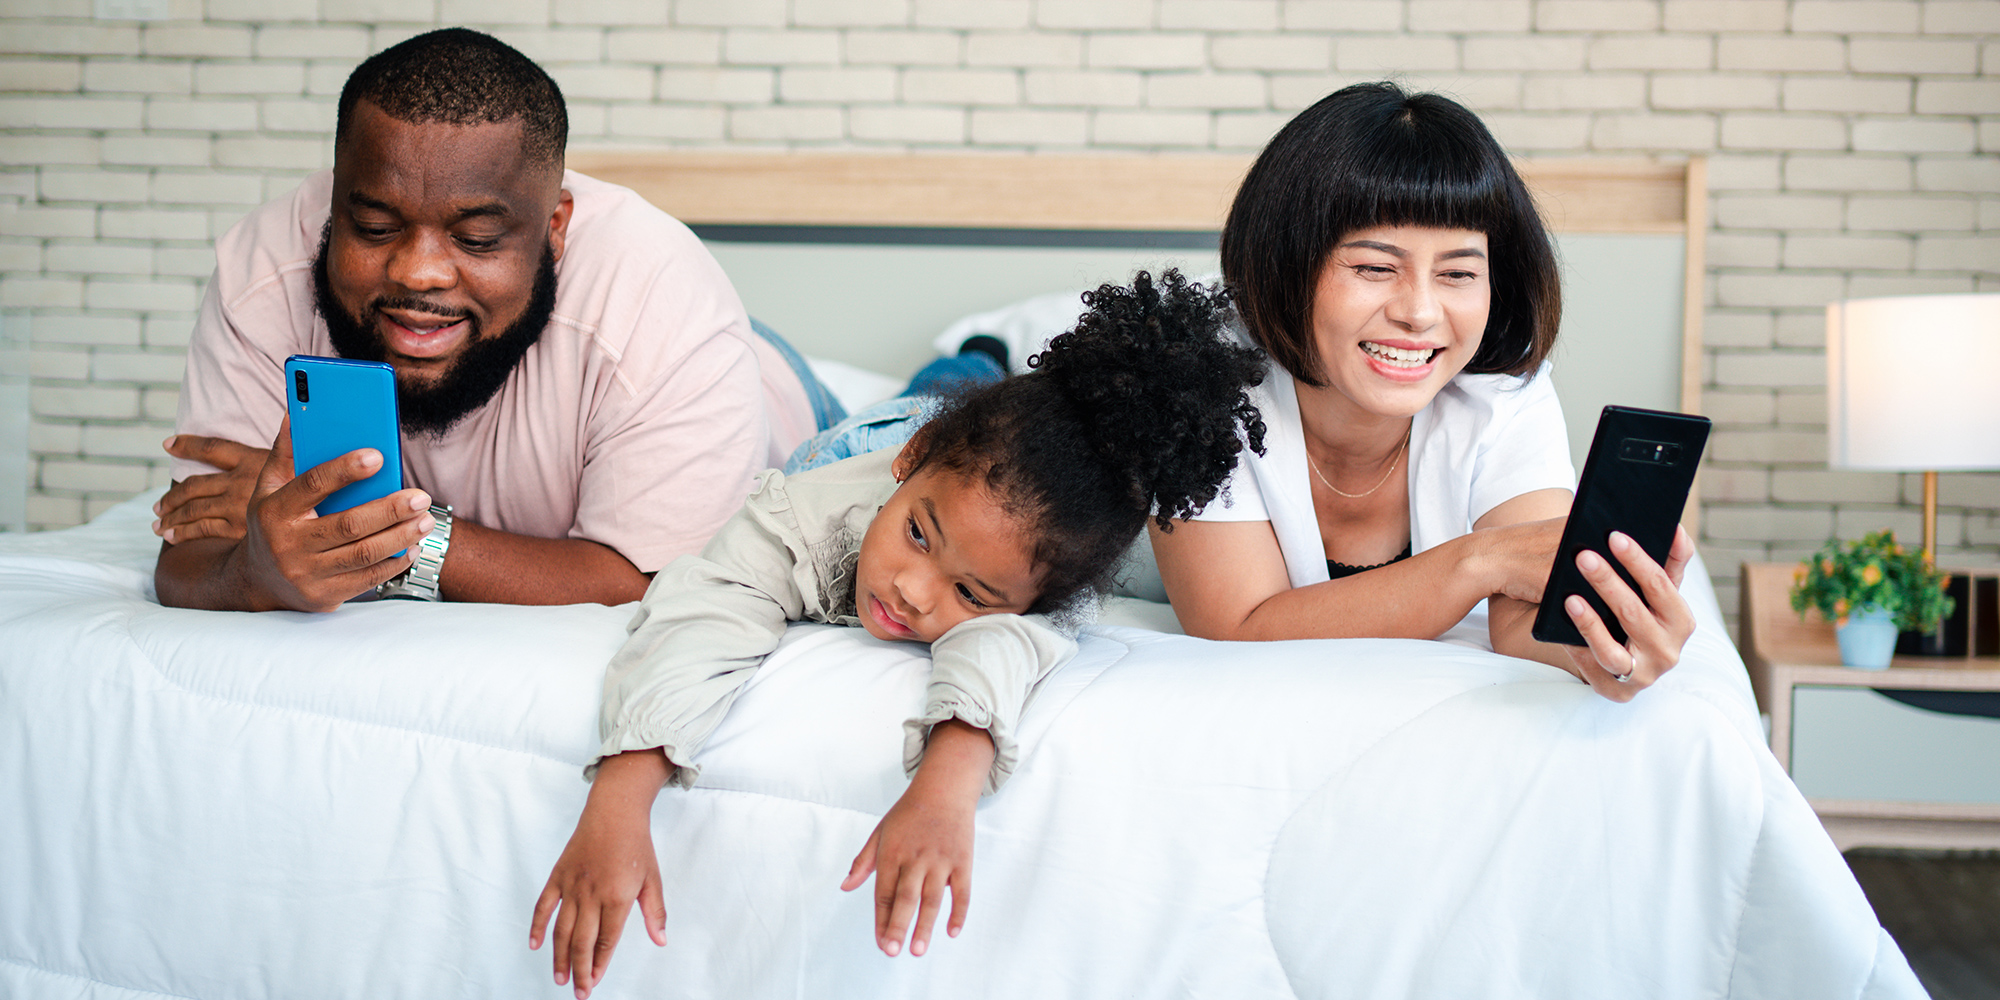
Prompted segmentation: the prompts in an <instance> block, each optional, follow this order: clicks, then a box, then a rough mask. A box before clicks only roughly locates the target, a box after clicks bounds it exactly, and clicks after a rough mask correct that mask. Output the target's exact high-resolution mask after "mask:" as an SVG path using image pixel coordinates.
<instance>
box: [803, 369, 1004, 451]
mask: <svg viewBox="0 0 2000 1000" xmlns="http://www.w3.org/2000/svg"><path fill="white" fill-rule="evenodd" d="M1006 377H1007V373H1006V372H1004V371H1001V370H1000V366H999V365H998V364H997V363H995V362H994V361H993V359H991V358H989V357H987V356H986V355H984V354H977V353H968V354H961V355H959V356H958V357H955V358H939V359H937V360H936V361H933V362H931V363H930V364H927V365H925V366H924V367H923V368H922V369H920V370H919V371H918V372H917V374H916V375H915V376H914V377H912V378H911V379H910V385H909V388H907V389H904V390H903V392H902V394H901V395H898V396H893V397H891V398H889V399H885V400H883V401H881V402H879V403H876V404H875V405H873V406H869V407H865V408H863V409H862V410H860V411H859V412H856V413H855V414H853V415H852V416H849V417H848V418H847V419H846V420H843V421H841V422H840V423H838V424H835V425H834V426H832V427H830V428H827V429H826V430H823V431H821V432H819V433H818V434H815V435H813V436H812V437H809V438H807V439H806V440H805V443H803V444H801V445H799V446H798V448H797V450H795V451H793V452H792V457H791V458H789V459H786V460H785V474H786V475H788V476H789V475H791V474H793V473H795V472H804V471H805V470H807V469H815V468H818V467H820V466H822V465H829V464H831V463H834V462H838V461H840V460H841V459H843V458H853V457H854V456H856V455H866V454H868V453H869V452H871V451H881V450H882V449H884V448H900V447H902V445H903V443H904V442H906V441H908V440H909V439H910V438H911V437H912V436H913V435H915V434H916V433H917V428H919V427H922V426H923V425H924V423H925V421H928V420H929V419H930V418H931V417H933V416H936V415H937V411H938V408H939V407H940V406H941V405H943V402H944V400H943V398H942V396H943V395H944V394H946V393H949V392H954V391H960V390H964V389H971V388H976V387H978V386H981V385H986V384H988V383H991V382H998V381H1000V380H1001V379H1003V378H1006Z"/></svg>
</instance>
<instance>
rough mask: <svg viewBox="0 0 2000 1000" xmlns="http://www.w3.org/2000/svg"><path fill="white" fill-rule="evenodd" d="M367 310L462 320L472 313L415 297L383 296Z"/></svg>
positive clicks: (370, 304)
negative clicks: (396, 311) (386, 310)
mask: <svg viewBox="0 0 2000 1000" xmlns="http://www.w3.org/2000/svg"><path fill="white" fill-rule="evenodd" d="M368 308H369V311H371V312H379V311H381V310H384V309H400V310H402V311H404V312H414V313H423V314H424V315H426V316H436V317H438V318H439V319H464V318H466V317H468V316H470V315H472V312H471V311H470V310H467V309H462V308H458V307H455V306H447V305H442V304H440V303H436V302H432V301H429V300H428V299H423V298H419V297H417V296H415V295H389V296H383V297H382V298H379V299H376V300H375V301H373V302H370V303H369V304H368Z"/></svg>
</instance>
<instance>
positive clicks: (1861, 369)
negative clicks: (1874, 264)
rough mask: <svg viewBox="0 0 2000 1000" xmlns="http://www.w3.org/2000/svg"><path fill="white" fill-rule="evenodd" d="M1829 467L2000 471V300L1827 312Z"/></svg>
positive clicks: (1893, 303)
mask: <svg viewBox="0 0 2000 1000" xmlns="http://www.w3.org/2000/svg"><path fill="white" fill-rule="evenodd" d="M1826 387H1827V393H1826V423H1827V464H1828V465H1830V466H1833V467H1834V468H1839V469H1880V470H1890V471H1946V470H1965V469H2000V294H1996V295H1904V296H1895V297H1892V298H1881V299H1850V300H1848V301H1845V302H1835V303H1833V304H1832V305H1830V306H1827V307H1826Z"/></svg>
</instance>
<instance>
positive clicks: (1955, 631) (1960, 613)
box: [1896, 572, 2000, 657]
mask: <svg viewBox="0 0 2000 1000" xmlns="http://www.w3.org/2000/svg"><path fill="white" fill-rule="evenodd" d="M1944 592H1945V596H1947V597H1949V598H1951V603H1952V608H1951V614H1949V615H1946V616H1945V617H1944V619H1943V620H1942V621H1940V622H1939V623H1938V628H1937V629H1935V630H1933V631H1932V632H1930V633H1929V634H1925V633H1922V632H1903V633H1900V634H1899V635H1897V637H1896V655H1898V656H1957V657H1964V656H1992V655H1994V654H1996V653H2000V578H1995V577H1994V576H1991V575H1988V574H1984V573H1979V574H1974V573H1964V572H1955V573H1952V574H1951V577H1950V579H1948V580H1947V581H1946V582H1945V585H1944Z"/></svg>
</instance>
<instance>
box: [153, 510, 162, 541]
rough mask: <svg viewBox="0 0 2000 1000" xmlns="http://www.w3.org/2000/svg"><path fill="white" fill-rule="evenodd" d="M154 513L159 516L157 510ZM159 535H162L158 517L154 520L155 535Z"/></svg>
mask: <svg viewBox="0 0 2000 1000" xmlns="http://www.w3.org/2000/svg"><path fill="white" fill-rule="evenodd" d="M153 513H155V514H158V513H159V511H157V510H156V511H154V512H153ZM159 533H160V519H159V518H157V517H156V518H154V519H153V534H155V535H157V534H159Z"/></svg>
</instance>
